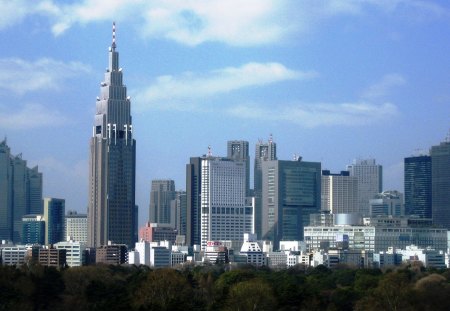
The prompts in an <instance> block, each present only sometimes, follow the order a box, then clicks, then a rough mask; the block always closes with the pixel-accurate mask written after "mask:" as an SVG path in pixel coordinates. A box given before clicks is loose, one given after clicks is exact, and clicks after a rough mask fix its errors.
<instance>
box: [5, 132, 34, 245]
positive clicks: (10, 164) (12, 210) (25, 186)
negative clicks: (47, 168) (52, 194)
mask: <svg viewBox="0 0 450 311" xmlns="http://www.w3.org/2000/svg"><path fill="white" fill-rule="evenodd" d="M41 213H42V173H40V172H39V171H38V167H37V166H36V167H34V168H29V167H27V161H25V160H23V159H22V154H19V155H17V156H13V155H11V152H10V148H9V147H8V145H7V144H6V139H5V140H3V141H2V142H0V239H2V240H11V241H13V242H16V243H20V242H21V241H22V217H23V216H24V215H27V214H41Z"/></svg>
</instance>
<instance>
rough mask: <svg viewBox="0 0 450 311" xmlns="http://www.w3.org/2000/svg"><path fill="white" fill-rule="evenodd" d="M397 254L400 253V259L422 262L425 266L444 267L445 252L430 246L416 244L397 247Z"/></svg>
mask: <svg viewBox="0 0 450 311" xmlns="http://www.w3.org/2000/svg"><path fill="white" fill-rule="evenodd" d="M396 252H397V254H401V255H402V261H403V262H408V263H413V262H418V261H420V262H422V264H423V266H424V267H425V268H430V267H433V268H439V269H444V268H446V267H447V266H446V264H445V253H444V252H443V251H437V250H435V249H432V248H419V247H417V246H416V245H408V246H406V248H405V249H398V250H397V251H396Z"/></svg>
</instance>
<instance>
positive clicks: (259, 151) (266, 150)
mask: <svg viewBox="0 0 450 311" xmlns="http://www.w3.org/2000/svg"><path fill="white" fill-rule="evenodd" d="M276 159H277V144H276V143H275V142H274V141H273V138H272V135H270V138H269V141H268V142H267V143H264V142H262V141H261V140H260V141H258V143H257V144H256V148H255V167H254V172H253V175H254V180H253V182H254V196H255V233H256V236H257V238H258V239H261V238H262V231H261V221H262V218H261V217H262V202H261V200H262V183H263V181H262V163H263V162H264V161H273V160H276Z"/></svg>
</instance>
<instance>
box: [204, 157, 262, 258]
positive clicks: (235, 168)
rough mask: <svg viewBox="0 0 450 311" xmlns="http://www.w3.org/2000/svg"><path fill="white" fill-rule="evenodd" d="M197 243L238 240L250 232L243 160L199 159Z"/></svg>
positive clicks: (251, 230)
mask: <svg viewBox="0 0 450 311" xmlns="http://www.w3.org/2000/svg"><path fill="white" fill-rule="evenodd" d="M201 169H202V171H201V172H202V178H201V246H202V249H205V247H206V243H207V241H223V240H227V241H240V242H242V239H243V237H244V233H253V232H254V225H253V217H254V214H253V206H252V205H251V204H247V203H248V202H247V200H246V193H245V169H246V168H245V163H244V162H242V161H234V160H230V159H229V158H221V157H213V156H208V157H205V158H204V159H202V167H201Z"/></svg>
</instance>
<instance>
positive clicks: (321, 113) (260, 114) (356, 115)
mask: <svg viewBox="0 0 450 311" xmlns="http://www.w3.org/2000/svg"><path fill="white" fill-rule="evenodd" d="M227 112H228V113H229V114H231V115H233V116H235V117H240V118H246V119H256V120H261V121H279V122H285V121H286V122H292V123H296V124H299V125H301V126H303V127H306V128H314V127H318V126H335V125H343V126H359V125H366V124H372V123H376V122H378V121H380V120H384V119H385V118H389V117H392V116H394V115H396V114H397V107H396V106H395V105H393V104H391V103H384V104H379V105H377V104H370V103H365V102H356V103H340V104H332V103H320V104H293V105H288V106H284V107H280V106H277V107H274V108H267V107H262V106H261V105H255V104H246V105H239V106H235V107H233V108H231V109H229V110H228V111H227Z"/></svg>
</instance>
